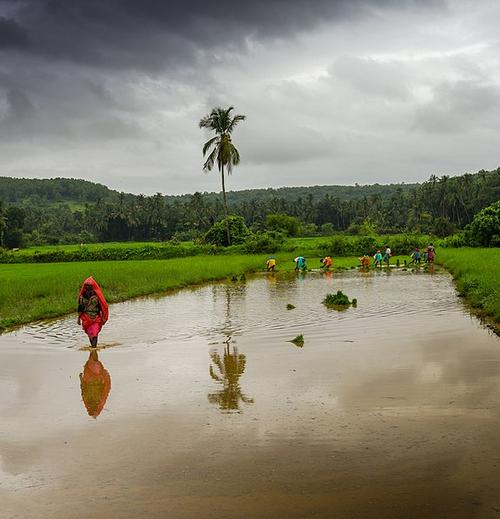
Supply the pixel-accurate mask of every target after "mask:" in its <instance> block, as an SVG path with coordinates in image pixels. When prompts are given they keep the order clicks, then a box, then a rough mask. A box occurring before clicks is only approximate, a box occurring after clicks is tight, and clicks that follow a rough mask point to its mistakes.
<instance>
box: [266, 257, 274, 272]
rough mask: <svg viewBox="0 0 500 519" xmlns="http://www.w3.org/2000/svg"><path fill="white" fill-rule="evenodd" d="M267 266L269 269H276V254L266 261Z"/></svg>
mask: <svg viewBox="0 0 500 519" xmlns="http://www.w3.org/2000/svg"><path fill="white" fill-rule="evenodd" d="M266 267H267V270H268V271H274V269H275V268H276V260H275V258H274V256H270V257H269V259H268V260H267V261H266Z"/></svg>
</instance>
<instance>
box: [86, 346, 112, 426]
mask: <svg viewBox="0 0 500 519" xmlns="http://www.w3.org/2000/svg"><path fill="white" fill-rule="evenodd" d="M80 389H81V391H82V400H83V403H84V405H85V408H86V409H87V413H88V414H89V416H92V418H97V417H98V416H99V415H100V414H101V411H102V409H103V407H104V404H105V403H106V400H107V398H108V395H109V392H110V391H111V376H110V374H109V372H108V371H107V370H106V369H105V368H104V366H103V364H102V362H101V361H100V360H99V357H98V355H97V350H92V351H91V352H90V355H89V358H88V360H87V362H86V363H85V365H84V366H83V373H80Z"/></svg>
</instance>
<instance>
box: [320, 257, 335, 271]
mask: <svg viewBox="0 0 500 519" xmlns="http://www.w3.org/2000/svg"><path fill="white" fill-rule="evenodd" d="M320 262H321V263H323V268H324V269H329V268H330V267H331V266H332V265H333V260H332V258H331V256H325V257H324V258H323V259H322V260H320Z"/></svg>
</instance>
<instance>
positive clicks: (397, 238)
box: [0, 234, 436, 263]
mask: <svg viewBox="0 0 500 519" xmlns="http://www.w3.org/2000/svg"><path fill="white" fill-rule="evenodd" d="M430 241H432V238H431V237H430V236H426V235H412V234H394V235H391V236H346V235H341V234H338V235H334V236H316V237H310V238H286V239H285V240H284V241H283V242H279V241H278V242H276V246H273V247H271V248H268V247H262V246H257V247H256V248H253V246H252V247H251V248H246V246H245V244H242V245H233V246H231V247H218V246H215V245H209V244H200V243H194V242H182V243H175V242H171V241H170V242H161V243H160V242H122V243H93V244H85V245H80V244H78V245H53V246H42V247H30V248H26V249H21V250H15V251H9V250H1V249H0V263H66V262H78V261H94V262H95V261H124V260H152V259H157V260H160V259H171V258H185V257H189V256H197V255H206V254H211V255H229V254H245V253H250V252H255V253H257V254H258V253H261V252H276V251H277V250H278V249H279V251H281V252H284V253H289V254H293V255H295V256H297V255H299V254H300V255H305V256H320V255H325V254H330V255H333V256H360V255H361V254H365V253H368V254H374V253H375V251H376V250H377V249H383V248H384V246H385V245H386V244H389V246H390V247H391V249H392V251H393V253H394V254H400V255H409V254H410V253H411V251H412V250H413V249H414V247H415V246H419V247H424V246H426V245H427V244H428V243H429V242H430ZM434 243H436V240H434Z"/></svg>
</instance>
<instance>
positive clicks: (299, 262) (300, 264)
mask: <svg viewBox="0 0 500 519" xmlns="http://www.w3.org/2000/svg"><path fill="white" fill-rule="evenodd" d="M293 261H294V262H295V270H296V271H297V272H298V271H299V270H307V265H306V258H304V256H297V257H296V258H295V259H294V260H293Z"/></svg>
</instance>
